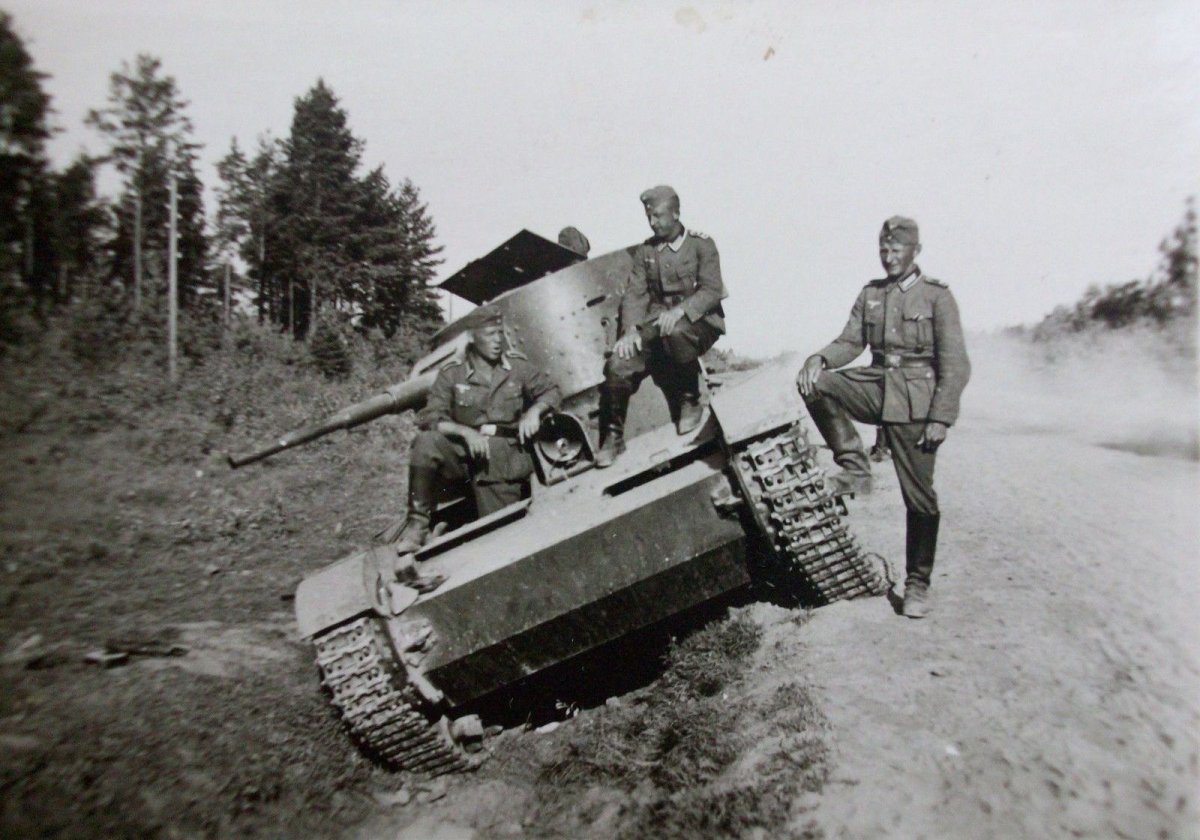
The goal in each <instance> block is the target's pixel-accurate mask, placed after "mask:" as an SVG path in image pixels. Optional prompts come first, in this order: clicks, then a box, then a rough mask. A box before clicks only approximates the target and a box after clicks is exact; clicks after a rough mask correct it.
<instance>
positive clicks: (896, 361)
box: [883, 353, 901, 368]
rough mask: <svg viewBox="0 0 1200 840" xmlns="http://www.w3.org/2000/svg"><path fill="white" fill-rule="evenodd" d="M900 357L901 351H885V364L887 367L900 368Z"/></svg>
mask: <svg viewBox="0 0 1200 840" xmlns="http://www.w3.org/2000/svg"><path fill="white" fill-rule="evenodd" d="M900 359H901V356H900V354H899V353H884V354H883V366H884V367H885V368H898V367H900Z"/></svg>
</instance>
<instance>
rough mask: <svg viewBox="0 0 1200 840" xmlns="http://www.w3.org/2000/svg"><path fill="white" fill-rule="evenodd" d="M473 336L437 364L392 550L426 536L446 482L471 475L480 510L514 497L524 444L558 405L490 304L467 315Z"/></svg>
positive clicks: (520, 484)
mask: <svg viewBox="0 0 1200 840" xmlns="http://www.w3.org/2000/svg"><path fill="white" fill-rule="evenodd" d="M468 319H469V320H468V324H469V329H470V331H471V340H470V343H469V344H468V346H467V351H466V355H465V357H464V358H463V360H462V361H461V362H454V363H451V364H449V365H447V366H446V367H444V368H442V369H441V370H440V371H438V375H437V378H436V379H435V380H434V383H433V387H432V388H431V389H430V391H429V398H428V401H427V402H426V404H425V408H424V409H423V410H422V411H421V413H420V415H419V417H418V424H419V425H420V427H421V431H420V432H418V434H417V436H416V437H415V438H414V439H413V443H412V450H411V453H410V456H409V459H410V460H409V468H408V518H407V521H406V522H405V525H404V529H403V531H401V534H400V539H399V541H398V542H397V543H396V552H397V553H398V554H408V553H410V552H413V551H416V550H417V549H418V548H420V547H421V546H422V545H424V543H425V540H426V539H427V538H428V536H429V519H430V516H431V515H432V513H433V510H434V506H435V505H436V504H437V500H438V497H439V495H440V493H441V492H442V490H443V489H444V488H446V487H447V486H451V485H455V484H461V483H462V482H464V481H469V482H470V484H471V489H472V492H473V494H474V497H475V505H476V508H477V509H478V513H479V515H480V516H487V515H488V514H489V513H493V512H495V511H497V510H499V509H500V508H502V507H504V506H506V505H509V504H512V503H513V502H516V501H519V500H520V499H521V497H522V495H523V494H524V492H525V486H526V484H527V483H528V480H529V476H530V475H532V474H533V458H532V456H531V455H530V454H529V452H528V451H526V450H525V448H524V444H525V442H526V441H527V440H529V439H531V438H532V437H533V436H534V435H535V434H537V430H538V427H539V426H540V425H541V420H542V415H543V414H545V413H546V412H547V411H549V410H551V409H554V408H557V407H558V404H559V402H560V395H559V392H558V387H557V386H556V385H555V384H554V383H553V382H551V381H550V378H549V377H548V376H546V374H545V373H543V372H542V371H541V370H539V369H538V368H536V367H534V366H533V365H532V364H531V363H530V362H529V360H528V359H527V358H526V357H525V356H524V354H522V353H518V352H516V351H515V350H509V349H505V342H504V323H503V318H502V315H501V312H500V310H499V309H498V308H497V307H495V306H490V305H488V306H482V307H480V308H479V309H476V310H475V311H474V312H472V313H471V315H470V316H468Z"/></svg>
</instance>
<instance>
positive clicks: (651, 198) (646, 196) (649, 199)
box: [641, 184, 679, 207]
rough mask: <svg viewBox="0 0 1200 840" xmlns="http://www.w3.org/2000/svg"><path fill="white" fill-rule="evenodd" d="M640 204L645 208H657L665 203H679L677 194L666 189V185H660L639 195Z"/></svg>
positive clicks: (668, 188)
mask: <svg viewBox="0 0 1200 840" xmlns="http://www.w3.org/2000/svg"><path fill="white" fill-rule="evenodd" d="M641 199H642V204H645V205H646V206H647V207H657V206H658V205H660V204H663V203H664V202H667V201H674V202H675V203H676V204H678V203H679V193H677V192H675V190H673V189H671V188H670V187H668V186H667V185H666V184H660V185H659V186H657V187H651V188H650V189H648V190H646V191H645V192H644V193H642V195H641Z"/></svg>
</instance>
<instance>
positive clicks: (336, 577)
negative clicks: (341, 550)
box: [296, 546, 393, 638]
mask: <svg viewBox="0 0 1200 840" xmlns="http://www.w3.org/2000/svg"><path fill="white" fill-rule="evenodd" d="M392 561H393V556H392V549H391V547H390V546H380V547H376V548H371V549H367V550H366V551H360V552H358V553H357V554H351V555H350V556H349V557H343V558H342V559H341V560H338V561H337V562H336V563H331V564H330V565H328V566H326V567H325V568H324V569H321V570H320V571H318V572H315V573H313V574H311V575H309V576H308V577H306V578H305V579H304V580H302V581H300V585H299V586H298V587H296V623H297V624H298V625H299V627H300V635H301V636H304V637H306V638H308V637H312V636H315V635H316V634H318V633H320V632H321V631H323V630H328V629H329V628H330V627H336V626H337V625H339V624H341V623H343V622H345V621H348V620H350V619H351V618H354V617H355V616H358V615H362V614H363V613H365V612H371V611H373V610H374V609H375V599H374V598H373V597H372V595H373V593H374V592H375V588H376V583H377V581H378V580H379V573H380V571H382V570H385V568H386V569H390V568H391V563H392Z"/></svg>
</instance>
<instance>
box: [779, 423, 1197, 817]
mask: <svg viewBox="0 0 1200 840" xmlns="http://www.w3.org/2000/svg"><path fill="white" fill-rule="evenodd" d="M938 469H939V475H938V484H939V488H940V492H941V497H942V506H943V531H942V533H943V537H942V542H941V547H940V556H939V562H938V566H937V569H936V571H935V579H934V590H935V594H936V601H935V602H934V605H935V612H934V613H933V615H932V616H931V617H930V618H928V619H927V620H925V621H923V622H915V621H910V620H905V619H902V618H899V617H896V616H894V615H892V614H891V612H890V610H889V609H888V607H887V605H886V604H881V603H880V602H878V601H876V602H874V603H871V602H858V603H851V604H840V605H836V606H833V607H828V608H824V609H821V610H819V611H817V613H816V614H815V615H814V616H813V619H812V620H811V621H810V623H809V624H808V625H807V626H806V627H805V628H804V632H803V639H802V640H800V639H798V640H797V641H796V655H797V661H795V662H792V663H788V662H784V661H781V662H780V663H779V664H780V667H788V666H790V667H795V668H799V669H803V670H804V671H805V672H806V673H807V674H808V675H809V676H810V677H811V679H812V680H813V681H814V682H815V684H816V685H817V686H819V688H820V694H821V696H822V697H823V698H824V701H825V702H824V710H825V712H826V714H827V715H828V716H829V718H830V720H831V722H832V724H833V730H834V737H835V748H836V756H837V765H836V767H835V769H834V771H833V777H832V779H831V782H830V783H829V784H828V785H827V787H826V788H825V791H824V795H823V796H822V797H821V803H820V806H819V807H818V809H817V811H816V818H817V823H818V824H819V825H820V826H821V827H822V828H823V829H824V830H825V831H826V832H827V834H828V835H829V836H832V837H876V836H889V837H906V838H919V837H1070V836H1081V837H1131V838H1133V837H1136V838H1150V837H1195V836H1200V822H1198V817H1197V795H1200V787H1198V785H1197V780H1198V779H1200V765H1198V761H1200V759H1198V753H1197V740H1198V739H1197V736H1198V734H1200V728H1198V723H1200V644H1198V642H1200V634H1198V633H1197V627H1198V620H1197V616H1198V613H1197V609H1196V605H1197V603H1200V599H1198V597H1197V596H1198V595H1200V562H1198V560H1200V525H1198V523H1200V517H1198V516H1197V513H1198V511H1197V498H1198V495H1197V490H1198V486H1197V479H1198V475H1200V471H1198V465H1197V464H1196V463H1195V462H1194V461H1185V460H1178V459H1169V458H1157V457H1142V456H1138V455H1134V454H1129V453H1126V452H1121V451H1114V450H1111V449H1105V448H1101V447H1098V446H1095V445H1092V444H1089V443H1086V442H1081V441H1080V440H1079V439H1078V436H1074V437H1068V436H1061V435H1056V434H1053V433H1050V432H1046V431H1039V430H1036V429H1025V430H1022V429H1014V428H1013V427H1012V426H1011V425H1009V424H1005V423H1001V422H999V421H989V420H988V418H986V417H985V418H979V419H978V422H974V423H969V424H966V425H965V426H964V427H963V428H962V429H961V430H956V432H955V433H953V434H952V435H951V438H950V440H949V442H948V444H947V446H946V449H945V450H944V452H943V454H942V457H941V458H940V461H939V465H938ZM877 475H879V476H881V477H882V478H883V481H882V482H881V483H882V487H881V489H880V490H878V491H877V492H876V493H875V494H874V495H873V496H871V497H869V498H868V499H865V500H863V502H862V503H861V504H859V505H857V506H856V507H855V508H854V516H853V519H854V521H855V526H856V528H857V530H858V531H859V533H860V534H861V536H862V537H863V538H864V541H865V542H866V543H867V544H868V545H869V546H870V547H873V548H876V549H878V550H881V551H883V552H884V553H886V554H887V555H889V556H892V557H900V556H902V543H901V542H900V540H901V536H900V534H901V532H900V531H899V529H898V528H897V527H896V525H897V523H899V522H901V521H902V517H903V509H902V504H901V502H900V498H899V491H898V489H897V487H896V484H895V479H894V476H893V475H892V472H891V469H890V467H889V468H888V469H885V470H879V471H878V472H877Z"/></svg>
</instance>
